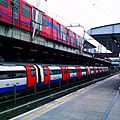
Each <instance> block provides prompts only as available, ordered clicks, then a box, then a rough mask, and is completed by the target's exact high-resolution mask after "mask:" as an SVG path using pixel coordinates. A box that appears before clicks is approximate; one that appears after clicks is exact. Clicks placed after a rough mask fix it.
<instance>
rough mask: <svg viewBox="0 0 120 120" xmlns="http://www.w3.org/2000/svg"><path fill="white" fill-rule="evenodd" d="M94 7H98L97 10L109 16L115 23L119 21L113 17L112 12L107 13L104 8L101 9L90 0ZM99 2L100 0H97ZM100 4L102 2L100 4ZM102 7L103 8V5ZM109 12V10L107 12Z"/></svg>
mask: <svg viewBox="0 0 120 120" xmlns="http://www.w3.org/2000/svg"><path fill="white" fill-rule="evenodd" d="M88 1H89V2H90V3H91V4H92V5H93V6H94V7H96V8H97V9H99V10H100V11H102V12H103V13H104V14H105V15H107V16H109V17H110V18H112V19H113V20H114V21H116V22H117V21H118V19H116V18H115V17H113V16H111V11H110V12H109V13H108V12H106V11H105V10H104V9H103V8H102V7H99V6H98V5H97V4H96V3H94V2H92V0H88ZM96 1H98V0H96ZM99 4H100V2H99ZM100 6H103V5H102V4H101V5H100ZM107 11H109V10H107Z"/></svg>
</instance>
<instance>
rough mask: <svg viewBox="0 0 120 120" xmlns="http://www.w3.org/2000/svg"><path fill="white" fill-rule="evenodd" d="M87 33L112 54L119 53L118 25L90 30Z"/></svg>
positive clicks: (119, 37) (119, 36)
mask: <svg viewBox="0 0 120 120" xmlns="http://www.w3.org/2000/svg"><path fill="white" fill-rule="evenodd" d="M87 33H88V34H89V35H90V36H92V37H93V38H94V39H96V40H97V41H98V42H100V43H101V44H102V45H103V46H105V47H106V48H107V49H108V50H110V51H111V52H113V53H120V23H116V24H110V25H105V26H100V27H95V28H91V29H90V30H88V31H87Z"/></svg>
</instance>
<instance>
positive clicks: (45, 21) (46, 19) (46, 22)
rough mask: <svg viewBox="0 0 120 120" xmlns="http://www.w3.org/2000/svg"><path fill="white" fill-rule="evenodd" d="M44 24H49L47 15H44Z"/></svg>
mask: <svg viewBox="0 0 120 120" xmlns="http://www.w3.org/2000/svg"><path fill="white" fill-rule="evenodd" d="M42 25H43V26H46V27H47V26H48V18H47V17H46V16H43V24H42Z"/></svg>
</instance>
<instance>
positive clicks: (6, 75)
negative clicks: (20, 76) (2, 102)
mask: <svg viewBox="0 0 120 120" xmlns="http://www.w3.org/2000/svg"><path fill="white" fill-rule="evenodd" d="M11 78H12V71H0V80H2V79H11Z"/></svg>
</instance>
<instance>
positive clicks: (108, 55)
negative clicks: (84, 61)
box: [94, 53, 119, 58]
mask: <svg viewBox="0 0 120 120" xmlns="http://www.w3.org/2000/svg"><path fill="white" fill-rule="evenodd" d="M94 57H95V58H109V57H119V53H94Z"/></svg>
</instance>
